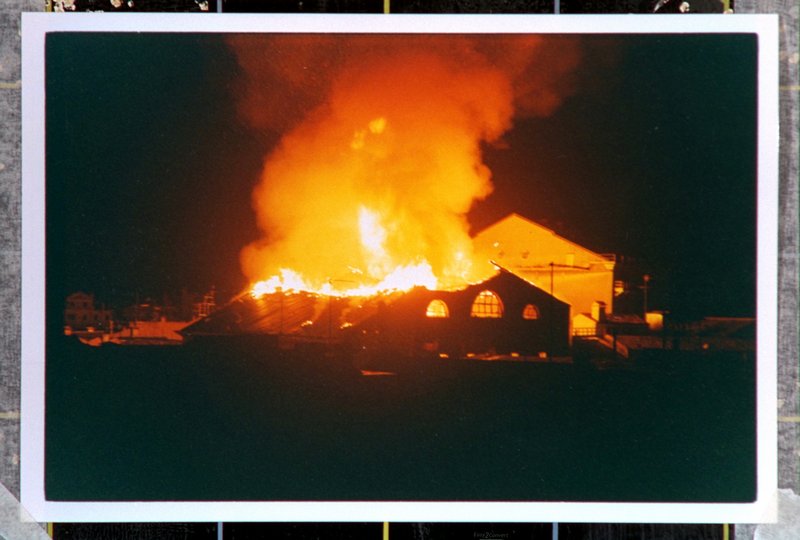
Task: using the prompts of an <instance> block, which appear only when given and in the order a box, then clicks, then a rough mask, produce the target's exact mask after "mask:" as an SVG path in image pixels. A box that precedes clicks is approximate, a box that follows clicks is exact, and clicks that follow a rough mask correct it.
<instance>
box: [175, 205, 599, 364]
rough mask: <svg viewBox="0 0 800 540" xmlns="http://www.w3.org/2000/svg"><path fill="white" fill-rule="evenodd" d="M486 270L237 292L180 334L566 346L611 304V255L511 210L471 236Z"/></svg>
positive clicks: (544, 349) (382, 346)
mask: <svg viewBox="0 0 800 540" xmlns="http://www.w3.org/2000/svg"><path fill="white" fill-rule="evenodd" d="M474 248H475V254H476V259H478V260H485V261H486V264H487V265H491V264H493V269H494V275H493V276H492V277H490V278H488V279H486V280H484V281H482V282H480V283H477V284H472V285H469V286H465V287H464V288H462V289H459V290H449V291H440V290H428V289H426V288H423V287H417V288H414V289H412V290H410V291H406V292H394V293H389V294H381V295H376V296H374V297H370V298H341V297H335V296H326V295H321V294H312V293H299V292H292V293H288V292H287V293H281V292H276V293H270V294H265V295H260V296H258V295H256V296H253V295H250V294H243V295H241V296H240V297H238V298H236V299H234V300H233V301H231V302H230V303H229V304H228V305H226V306H224V307H222V308H221V309H219V310H218V311H216V312H214V313H212V314H210V315H209V316H208V317H205V318H203V319H201V320H199V321H197V322H195V323H194V324H191V325H189V326H188V327H187V328H185V329H184V330H183V331H182V332H181V333H182V334H183V335H185V336H187V337H188V338H200V339H203V338H208V337H209V336H234V335H261V336H279V337H281V338H282V339H280V340H277V339H276V340H274V341H275V343H276V344H277V343H278V342H279V341H280V342H282V343H284V344H287V343H288V344H292V343H295V344H296V343H300V342H306V343H310V342H319V343H330V342H336V343H342V344H343V345H350V346H352V347H355V348H356V349H358V350H370V351H378V353H379V354H384V353H385V354H387V355H392V356H398V355H399V356H417V355H423V356H424V355H436V356H442V357H469V356H480V355H495V354H496V355H512V356H516V355H519V356H524V357H530V356H534V357H543V358H553V357H559V356H566V355H569V350H570V345H571V341H572V336H573V335H574V334H576V333H577V334H580V335H594V333H595V332H596V331H598V329H601V328H602V324H603V323H608V321H609V319H608V318H607V315H608V314H610V310H611V309H612V308H613V297H614V291H613V287H614V266H615V258H614V257H613V256H611V255H602V254H598V253H595V252H593V251H591V250H589V249H586V248H584V247H582V246H579V245H577V244H575V243H574V242H571V241H569V240H567V239H565V238H563V237H561V236H559V235H557V234H556V233H555V232H553V231H552V230H550V229H547V228H545V227H542V226H541V225H538V224H537V223H534V222H532V221H530V220H528V219H525V218H523V217H521V216H519V215H517V214H511V215H509V216H508V217H506V218H504V219H503V220H501V221H499V222H497V223H495V224H494V225H491V226H490V227H488V228H487V229H485V230H483V231H481V232H480V233H478V234H477V235H476V236H475V238H474Z"/></svg>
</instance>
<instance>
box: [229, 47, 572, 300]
mask: <svg viewBox="0 0 800 540" xmlns="http://www.w3.org/2000/svg"><path fill="white" fill-rule="evenodd" d="M229 45H230V47H231V49H232V50H233V51H234V53H235V55H236V57H237V60H238V61H239V64H240V67H241V68H242V75H241V78H240V80H239V81H236V88H237V91H238V94H239V96H240V100H239V111H240V114H241V116H242V118H243V119H244V120H245V121H246V122H247V123H249V125H251V126H252V127H254V128H257V129H260V130H267V131H272V132H275V133H277V134H280V135H281V138H280V142H279V143H278V144H277V146H276V147H275V148H272V149H270V150H269V153H268V154H267V156H266V159H265V164H264V169H263V173H262V176H261V179H260V182H259V184H258V185H257V187H256V188H255V190H254V193H253V206H254V209H255V211H256V215H257V222H258V226H259V228H260V229H261V231H262V232H263V237H262V238H261V239H260V240H259V241H257V242H255V243H253V244H251V245H249V246H247V247H245V248H244V250H243V251H242V255H241V261H242V268H243V271H244V273H245V275H246V276H247V277H248V278H249V279H251V280H252V281H253V282H256V281H259V280H264V279H267V278H269V277H271V276H276V275H279V274H281V271H282V270H283V271H284V273H285V271H287V270H291V271H292V272H293V273H296V274H298V275H300V276H302V278H303V280H304V283H306V284H310V286H311V287H312V288H319V287H321V286H322V285H324V284H325V283H328V284H330V285H333V286H334V288H338V289H349V288H352V286H351V284H352V283H358V284H359V285H363V284H378V283H380V282H382V281H383V280H384V279H385V278H387V276H390V275H392V274H393V273H397V272H399V273H401V274H402V273H403V272H405V273H410V274H414V275H415V276H416V277H417V278H419V279H420V280H421V281H422V282H423V283H424V284H426V285H429V286H439V287H455V286H460V285H463V284H464V283H465V282H468V281H470V280H475V279H479V278H480V277H481V276H477V275H475V271H474V269H473V265H472V259H471V255H472V254H471V241H470V238H469V235H468V233H467V231H468V229H469V226H468V223H467V219H466V215H467V213H468V212H469V210H470V208H471V206H472V205H473V204H474V203H475V202H476V201H479V200H481V199H483V198H485V197H487V196H488V195H489V194H490V193H491V191H492V184H491V172H490V171H489V170H488V168H487V167H486V166H485V165H484V164H483V161H482V156H481V145H482V144H492V143H497V142H499V141H500V140H501V137H502V135H503V133H505V132H506V131H507V130H509V129H510V128H511V127H512V122H513V119H514V118H515V117H519V116H525V115H549V114H551V113H552V112H553V111H554V110H555V109H556V108H557V107H558V106H559V105H560V104H561V102H562V101H563V99H564V98H565V97H567V96H568V95H569V94H570V93H571V92H572V91H573V88H574V81H573V80H572V74H573V72H574V70H575V67H576V66H577V64H578V62H579V60H580V47H579V43H578V42H577V40H575V39H573V38H567V37H561V36H549V37H547V36H544V37H542V36H490V35H487V36H480V37H474V36H385V35H361V36H355V35H350V36H342V35H336V36H335V35H327V36H324V35H283V36H268V37H263V36H235V37H232V38H230V40H229ZM423 274H424V275H423ZM425 276H427V277H425ZM428 278H431V279H433V281H430V280H429V279H428Z"/></svg>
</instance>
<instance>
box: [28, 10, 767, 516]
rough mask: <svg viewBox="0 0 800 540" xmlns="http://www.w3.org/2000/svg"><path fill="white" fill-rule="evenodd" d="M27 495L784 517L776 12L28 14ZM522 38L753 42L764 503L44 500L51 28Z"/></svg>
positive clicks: (291, 508) (43, 503) (231, 506)
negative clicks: (780, 500) (676, 37)
mask: <svg viewBox="0 0 800 540" xmlns="http://www.w3.org/2000/svg"><path fill="white" fill-rule="evenodd" d="M22 28H23V33H22V74H23V76H22V81H23V82H22V91H23V101H22V124H23V128H22V160H23V161H22V357H21V363H22V365H21V373H22V382H21V392H22V402H21V415H22V417H21V456H22V457H21V464H20V467H21V499H22V504H23V506H24V508H25V509H26V510H27V512H29V513H30V515H31V516H33V518H34V519H35V520H37V521H42V522H44V521H49V522H90V521H104V522H135V521H153V522H164V521H170V522H189V521H282V522H346V521H359V522H363V521H389V522H477V521H483V522H541V521H545V522H551V521H556V522H614V523H623V522H649V523H653V522H671V523H759V522H774V521H775V520H776V519H777V391H776V384H777V328H778V320H777V274H778V268H777V266H778V265H777V261H778V240H777V238H778V208H779V207H778V146H779V132H778V123H779V112H778V17H777V15H727V16H719V15H695V16H680V15H678V16H669V15H665V16H650V15H645V16H634V15H624V16H615V15H597V16H595V15H581V16H567V15H559V16H553V15H544V16H542V15H490V16H475V15H467V16H453V15H442V16H439V15H325V16H319V15H317V16H313V15H312V16H307V15H232V14H225V15H217V14H203V15H198V14H159V15H153V14H126V15H124V16H113V15H112V16H108V15H106V14H98V13H81V14H44V13H24V14H23V15H22ZM65 31H69V32H170V33H203V32H205V33H229V32H231V33H232V32H242V33H294V32H303V33H394V34H402V33H406V34H414V33H444V34H447V33H459V34H463V33H476V34H490V33H506V34H508V33H511V34H514V33H519V34H532V33H544V34H553V33H558V34H570V33H574V34H615V33H618V34H634V33H635V34H645V33H668V34H697V33H706V34H714V33H749V34H756V35H757V36H758V124H757V125H758V146H757V148H758V151H757V152H758V154H757V161H758V188H757V192H758V212H757V227H758V236H757V256H758V260H757V276H758V278H757V287H758V291H757V396H758V400H757V417H756V419H757V427H756V429H757V433H756V435H757V449H756V450H757V498H756V500H755V501H754V502H753V503H742V504H738V503H736V504H710V503H622V502H620V503H575V502H545V503H542V502H513V503H507V502H452V503H448V502H391V501H387V502H124V503H123V502H119V503H118V502H56V501H49V500H46V498H45V490H44V470H45V456H44V433H45V429H44V427H45V426H44V416H45V413H44V386H45V385H44V381H45V377H44V374H45V349H44V343H45V328H44V324H43V321H44V320H45V307H44V306H45V260H44V259H45V251H44V250H45V219H44V216H45V189H44V188H45V165H44V156H45V96H44V87H45V86H44V83H45V76H44V73H45V71H44V58H45V52H44V51H45V36H46V34H48V33H50V32H65Z"/></svg>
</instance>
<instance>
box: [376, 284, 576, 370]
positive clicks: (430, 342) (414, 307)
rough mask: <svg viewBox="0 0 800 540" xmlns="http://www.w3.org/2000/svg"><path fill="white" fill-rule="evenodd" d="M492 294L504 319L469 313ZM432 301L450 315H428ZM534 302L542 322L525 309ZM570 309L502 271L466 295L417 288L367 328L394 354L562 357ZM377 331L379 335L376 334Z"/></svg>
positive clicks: (465, 291)
mask: <svg viewBox="0 0 800 540" xmlns="http://www.w3.org/2000/svg"><path fill="white" fill-rule="evenodd" d="M484 290H490V291H492V292H494V293H496V294H497V295H498V297H499V298H500V300H501V301H502V303H503V316H502V317H500V318H479V317H472V316H471V315H470V313H471V308H472V303H473V301H474V300H475V298H476V297H477V296H478V294H479V293H480V292H481V291H484ZM432 300H441V301H443V302H445V303H446V304H447V309H448V312H449V317H447V318H430V317H426V315H425V313H426V310H427V307H428V305H429V303H430V302H431V301H432ZM528 304H533V305H535V306H536V308H537V310H538V314H539V316H538V318H536V319H525V318H524V317H523V312H524V310H525V306H527V305H528ZM569 318H570V306H569V305H568V304H565V303H564V302H561V301H559V300H558V299H555V298H553V297H551V296H550V295H549V294H547V293H545V292H544V291H541V290H539V289H537V288H536V287H534V286H532V285H530V284H529V283H527V282H526V281H524V280H522V279H520V278H518V277H516V276H514V275H513V274H510V273H508V272H501V273H500V274H498V275H497V276H495V277H494V278H491V279H489V280H486V281H484V282H482V283H480V284H477V285H473V286H470V287H467V288H466V289H464V290H461V291H454V292H449V291H428V290H426V289H417V290H414V291H412V292H410V293H408V294H406V295H405V296H404V297H403V298H401V299H399V300H397V301H396V302H394V303H392V304H391V305H390V306H387V307H386V308H385V310H383V313H380V314H379V315H378V316H376V317H375V318H373V319H372V320H371V321H370V324H369V325H368V326H369V328H363V330H366V333H367V334H369V335H374V336H376V338H375V340H374V343H373V346H374V345H377V346H381V347H384V348H387V349H388V351H387V352H389V353H390V354H393V355H394V354H402V355H418V354H424V353H429V354H447V355H448V356H451V357H461V356H466V355H468V354H470V353H472V354H484V353H497V354H510V353H518V354H521V355H539V354H540V353H544V354H550V355H552V356H563V355H565V354H567V353H568V351H569V342H570V335H569V333H570V320H569ZM373 332H374V333H373Z"/></svg>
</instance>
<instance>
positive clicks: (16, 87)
mask: <svg viewBox="0 0 800 540" xmlns="http://www.w3.org/2000/svg"><path fill="white" fill-rule="evenodd" d="M43 8H44V3H43V2H42V1H36V0H4V1H3V2H2V3H0V126H2V127H0V305H2V306H3V309H2V310H0V365H2V370H0V388H1V389H2V390H0V481H1V482H2V483H3V485H5V486H6V487H7V488H8V490H9V491H10V492H11V493H12V494H14V496H16V497H17V498H19V416H18V415H19V388H20V224H21V218H20V216H21V206H20V205H21V199H20V180H21V172H20V168H21V150H20V95H21V84H20V76H21V74H20V13H21V12H22V11H41V10H42V9H43Z"/></svg>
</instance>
